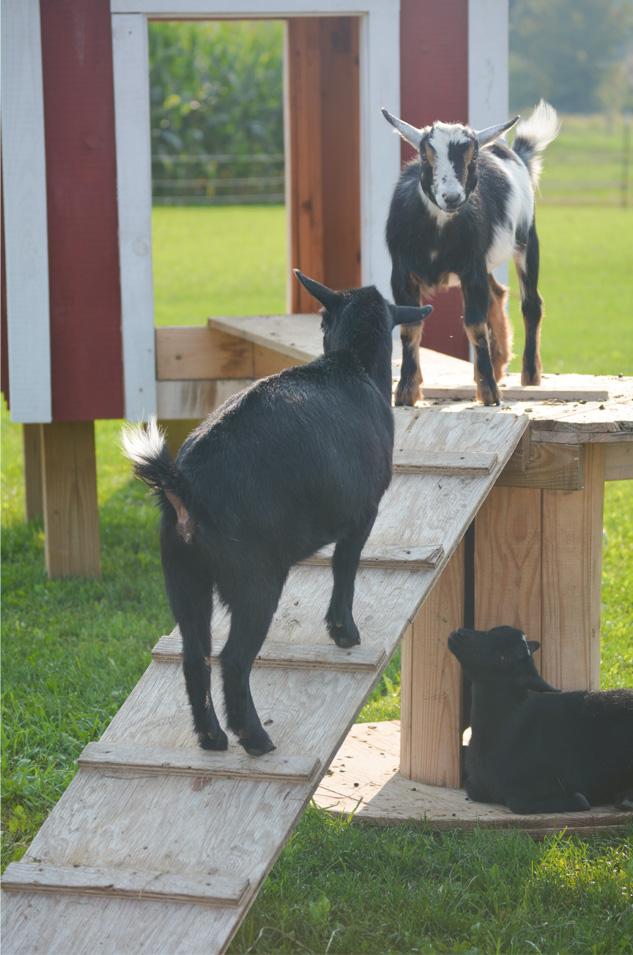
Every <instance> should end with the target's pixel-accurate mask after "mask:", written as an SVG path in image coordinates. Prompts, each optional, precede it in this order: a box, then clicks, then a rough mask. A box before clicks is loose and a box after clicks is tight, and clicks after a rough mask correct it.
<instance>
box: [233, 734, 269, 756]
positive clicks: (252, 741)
mask: <svg viewBox="0 0 633 955" xmlns="http://www.w3.org/2000/svg"><path fill="white" fill-rule="evenodd" d="M238 743H239V744H240V746H243V747H244V749H245V750H246V752H247V753H248V755H249V756H264V755H265V754H266V753H272V751H273V750H274V749H277V747H276V746H275V744H274V743H273V741H272V740H271V738H270V736H269V735H268V733H266V732H265V730H262V731H261V733H258V734H257V735H256V736H244V737H240V738H239V739H238Z"/></svg>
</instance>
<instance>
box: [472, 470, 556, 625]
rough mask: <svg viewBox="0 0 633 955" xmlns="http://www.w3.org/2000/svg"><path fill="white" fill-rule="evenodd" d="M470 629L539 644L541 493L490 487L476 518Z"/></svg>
mask: <svg viewBox="0 0 633 955" xmlns="http://www.w3.org/2000/svg"><path fill="white" fill-rule="evenodd" d="M474 573H475V627H476V628H477V630H488V629H490V627H497V626H500V625H501V624H508V625H509V626H512V627H519V628H521V629H522V630H524V631H525V633H526V634H527V635H528V637H529V639H530V640H540V639H541V612H540V606H541V492H540V491H539V490H534V489H531V488H530V489H528V488H512V487H498V486H495V487H493V489H492V490H491V492H490V494H489V495H488V497H487V498H486V500H485V501H484V503H483V504H482V506H481V508H480V509H479V513H478V514H477V517H476V519H475V561H474Z"/></svg>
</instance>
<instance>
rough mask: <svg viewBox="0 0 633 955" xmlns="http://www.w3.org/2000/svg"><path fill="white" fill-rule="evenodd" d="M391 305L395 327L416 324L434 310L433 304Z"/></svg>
mask: <svg viewBox="0 0 633 955" xmlns="http://www.w3.org/2000/svg"><path fill="white" fill-rule="evenodd" d="M389 307H390V309H391V321H392V324H393V327H394V328H395V327H396V325H416V324H417V323H418V322H421V321H423V319H425V318H426V316H427V315H430V314H431V312H432V311H433V306H432V305H421V306H420V307H416V306H415V305H391V304H390V306H389Z"/></svg>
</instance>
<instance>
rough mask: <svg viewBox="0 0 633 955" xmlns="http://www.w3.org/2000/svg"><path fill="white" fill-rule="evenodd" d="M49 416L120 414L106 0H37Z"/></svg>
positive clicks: (84, 417) (120, 362) (111, 91)
mask: <svg viewBox="0 0 633 955" xmlns="http://www.w3.org/2000/svg"><path fill="white" fill-rule="evenodd" d="M40 13H41V24H42V68H43V79H44V124H45V142H46V187H47V211H48V255H49V274H50V307H51V319H50V321H51V374H52V401H53V419H54V420H55V421H88V420H93V419H97V418H119V417H122V416H123V356H122V343H121V292H120V283H119V253H118V243H117V229H118V224H117V207H116V153H115V138H114V88H113V72H112V32H111V26H110V4H109V2H108V0H40Z"/></svg>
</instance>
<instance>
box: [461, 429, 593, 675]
mask: <svg viewBox="0 0 633 955" xmlns="http://www.w3.org/2000/svg"><path fill="white" fill-rule="evenodd" d="M604 460H605V452H604V446H603V445H601V444H588V445H586V446H585V455H584V462H585V464H584V487H583V488H580V489H578V490H569V491H552V490H547V489H538V488H533V489H532V488H523V489H520V488H512V487H495V488H493V489H492V491H491V492H490V494H489V495H488V497H487V499H486V501H485V502H484V504H483V505H482V507H481V509H480V511H479V514H478V515H477V519H476V524H475V626H476V628H477V629H479V630H487V629H489V628H490V627H494V626H497V625H499V624H510V625H511V626H515V627H519V628H520V629H522V630H523V631H524V632H525V633H526V634H527V636H528V639H530V640H538V641H539V642H540V643H541V649H540V651H539V653H538V655H537V658H536V659H537V664H538V667H539V670H540V671H541V673H542V675H543V677H544V678H545V679H546V680H547V681H548V682H549V683H551V684H552V685H553V686H555V687H557V688H558V689H561V690H576V689H587V688H590V689H598V687H599V685H600V603H601V581H602V518H603V501H604V473H605V469H604Z"/></svg>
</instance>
